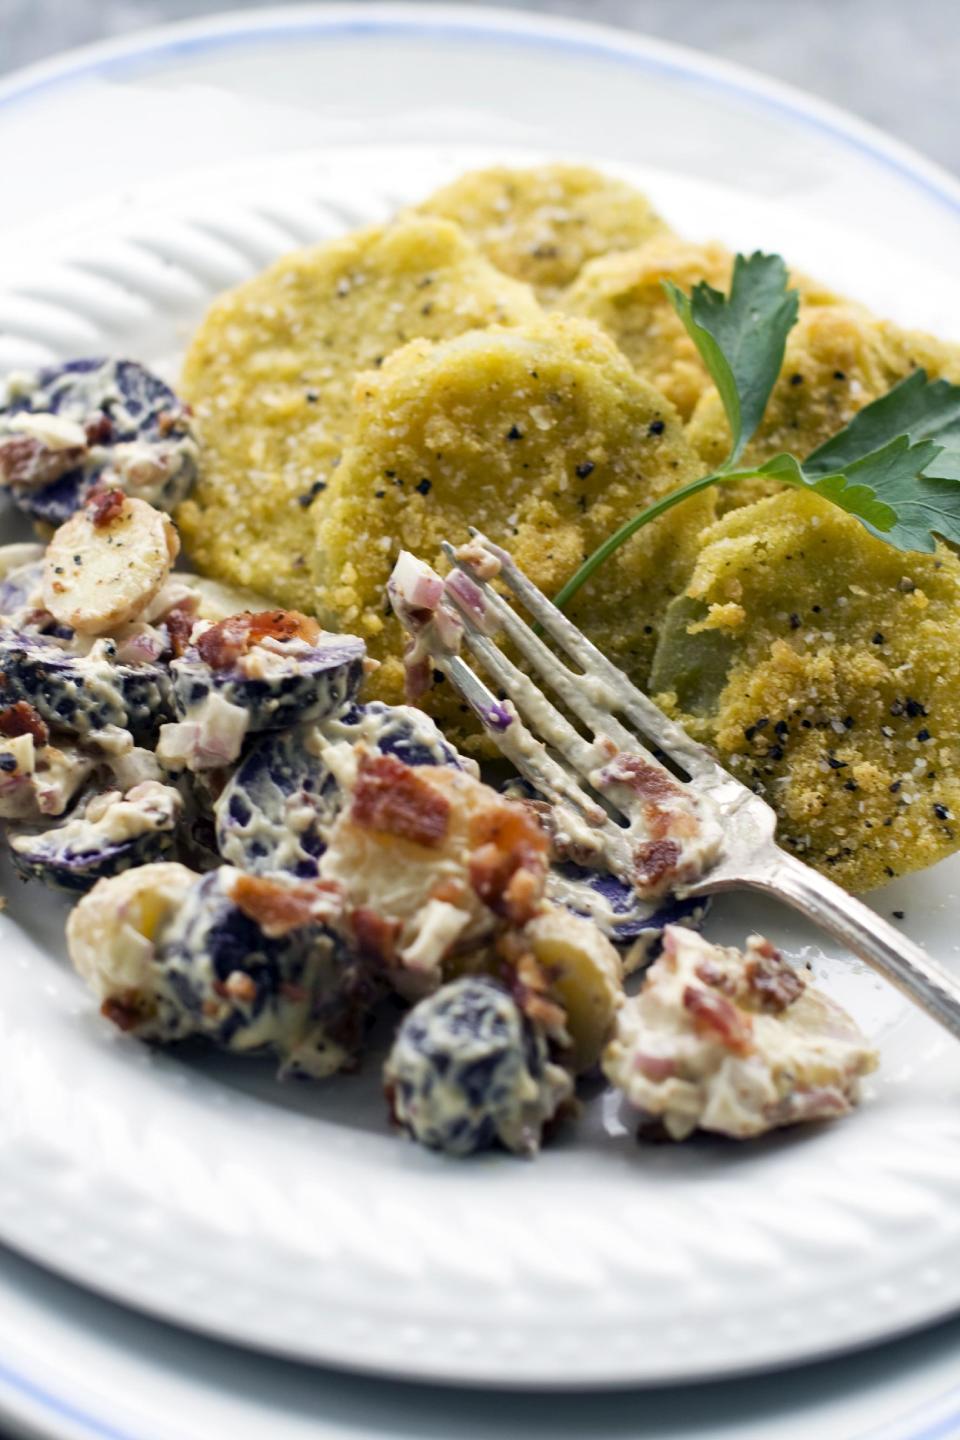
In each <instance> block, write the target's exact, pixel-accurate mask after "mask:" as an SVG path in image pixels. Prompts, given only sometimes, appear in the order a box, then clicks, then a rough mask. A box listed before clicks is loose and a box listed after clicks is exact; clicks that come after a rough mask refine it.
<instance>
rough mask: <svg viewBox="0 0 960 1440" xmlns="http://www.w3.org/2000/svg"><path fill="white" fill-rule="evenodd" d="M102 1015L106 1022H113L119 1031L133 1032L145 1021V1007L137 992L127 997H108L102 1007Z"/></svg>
mask: <svg viewBox="0 0 960 1440" xmlns="http://www.w3.org/2000/svg"><path fill="white" fill-rule="evenodd" d="M100 1014H101V1015H102V1016H103V1017H104V1019H105V1020H112V1021H113V1023H114V1025H116V1026H117V1028H118V1029H120V1030H132V1029H133V1028H134V1027H135V1026H136V1025H139V1024H140V1021H141V1020H142V1019H143V1007H142V1005H141V1004H140V1000H139V996H138V995H137V994H136V993H135V992H132V993H130V994H129V995H126V996H122V995H108V996H107V998H106V1000H104V1002H103V1004H102V1005H101V1006H100Z"/></svg>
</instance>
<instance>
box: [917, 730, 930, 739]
mask: <svg viewBox="0 0 960 1440" xmlns="http://www.w3.org/2000/svg"><path fill="white" fill-rule="evenodd" d="M917 739H918V740H920V741H924V740H929V739H930V731H929V730H928V729H927V728H926V727H924V728H923V729H922V730H918V731H917Z"/></svg>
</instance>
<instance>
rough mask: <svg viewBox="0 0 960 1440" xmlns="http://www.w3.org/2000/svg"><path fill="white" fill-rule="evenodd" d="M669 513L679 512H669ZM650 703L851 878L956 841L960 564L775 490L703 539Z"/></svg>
mask: <svg viewBox="0 0 960 1440" xmlns="http://www.w3.org/2000/svg"><path fill="white" fill-rule="evenodd" d="M678 508H681V507H678ZM651 690H652V691H653V692H654V693H658V698H659V702H660V703H661V704H662V705H664V706H665V708H667V709H668V710H669V711H670V712H671V713H672V714H674V715H675V716H676V717H677V718H678V719H679V720H680V721H681V723H682V724H684V725H685V726H687V727H688V728H689V730H690V731H691V733H693V734H695V735H696V736H697V738H699V739H702V740H705V741H706V742H707V743H709V744H710V745H712V746H714V747H715V749H716V751H717V753H718V755H719V757H720V759H721V761H722V763H723V764H724V765H726V766H727V767H728V768H729V769H730V770H731V771H732V772H733V773H734V774H735V775H736V776H737V777H738V779H740V780H742V781H743V782H744V783H745V784H746V785H749V786H751V787H752V788H754V789H756V790H757V791H758V792H759V793H760V794H762V795H763V796H764V798H765V799H766V800H768V801H769V803H770V804H771V805H772V806H773V807H774V809H775V810H776V811H777V814H778V816H779V826H778V839H779V842H780V844H781V845H783V846H784V847H785V848H786V849H788V850H790V851H792V852H793V853H794V854H796V855H798V856H799V857H800V858H801V859H803V860H806V861H808V862H809V863H810V864H812V865H815V866H816V867H817V868H818V869H820V870H822V871H823V872H824V873H825V874H828V875H832V876H833V878H834V879H836V880H838V881H839V882H840V884H842V885H844V886H846V887H847V888H848V889H852V890H869V889H871V888H872V887H874V886H876V885H882V884H883V883H884V882H885V881H886V880H889V879H891V878H892V877H893V876H895V875H903V874H906V873H907V872H908V871H912V870H921V869H923V868H924V867H925V866H927V865H932V864H934V863H935V862H936V861H937V860H940V859H942V858H943V857H944V856H945V855H949V854H950V853H951V852H952V851H953V850H955V849H957V847H958V845H960V838H958V837H960V560H958V559H957V556H956V555H955V554H954V553H953V551H952V550H950V549H948V548H947V547H946V546H943V545H941V546H939V547H938V550H937V553H936V554H935V555H917V554H904V553H902V552H901V551H898V550H895V549H894V548H893V547H892V546H890V545H887V544H885V543H884V542H883V541H880V540H876V539H874V538H873V536H871V535H869V534H868V533H867V531H865V530H864V529H863V527H862V526H861V525H860V524H859V522H858V521H856V520H855V519H853V517H852V516H849V515H847V514H845V513H844V512H843V511H842V510H840V509H839V508H837V507H835V506H833V505H831V504H829V503H828V502H827V501H824V500H822V499H820V497H819V496H816V495H807V494H803V493H798V492H792V491H790V492H784V493H783V494H780V495H776V496H772V497H770V498H768V499H765V500H761V501H759V502H758V503H756V504H754V505H751V506H747V507H744V508H742V509H740V510H736V511H734V512H732V513H731V514H729V515H726V516H725V517H724V518H723V519H722V520H719V521H718V522H717V523H716V524H715V525H714V526H712V527H711V528H710V529H709V530H708V531H707V532H706V535H705V536H704V545H703V549H702V551H701V554H700V558H699V560H698V562H697V565H696V569H695V570H694V572H693V576H692V579H691V580H690V583H689V585H688V586H687V590H686V593H685V594H684V595H683V596H682V597H681V598H680V599H678V600H676V601H675V602H674V603H673V605H672V606H671V609H670V612H669V613H668V616H667V619H666V621H665V624H664V628H663V632H662V634H661V638H660V643H659V647H658V650H657V655H656V658H655V662H654V667H653V674H652V677H651Z"/></svg>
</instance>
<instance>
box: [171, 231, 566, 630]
mask: <svg viewBox="0 0 960 1440" xmlns="http://www.w3.org/2000/svg"><path fill="white" fill-rule="evenodd" d="M538 314H539V307H538V305H537V303H536V301H535V300H534V298H533V295H532V294H531V292H530V291H529V289H528V288H527V287H526V286H524V285H520V284H518V283H517V282H516V281H513V280H510V279H508V278H507V277H506V276H505V275H502V274H501V273H500V272H499V271H498V270H496V269H495V268H494V267H493V266H492V265H491V264H490V263H489V261H487V260H485V259H484V258H483V256H482V255H481V254H480V253H479V252H478V251H477V250H476V249H475V248H474V246H472V245H471V244H470V242H469V241H468V240H467V239H466V237H465V236H464V235H463V234H462V232H461V231H460V230H458V229H457V227H456V226H455V225H452V224H450V223H449V222H448V221H444V220H439V219H431V218H426V217H424V218H419V217H411V218H408V219H405V220H401V221H398V222H397V223H395V224H393V225H388V226H377V227H371V228H369V229H365V230H359V231H357V232H355V233H354V234H352V235H348V236H346V237H344V238H343V239H340V240H335V241H332V242H330V243H328V244H324V245H318V246H314V247H313V248H311V249H308V250H300V251H296V252H295V253H294V254H292V255H287V256H285V257H284V258H283V259H281V260H279V261H277V263H276V264H275V265H272V266H270V268H269V269H267V270H265V271H264V272H263V273H262V274H260V275H257V276H255V277H254V278H253V279H252V280H249V281H247V282H246V283H245V284H243V285H240V286H239V287H237V288H236V289H234V290H231V291H228V292H227V293H226V294H225V295H222V296H220V298H219V299H218V300H216V301H215V302H214V303H213V305H212V306H211V307H210V309H209V310H208V312H207V314H206V316H205V318H204V320H203V322H202V323H201V325H200V327H199V329H198V330H197V332H196V335H195V336H194V339H193V342H192V344H191V346H190V349H189V351H188V354H187V357H186V361H185V364H184V370H183V393H184V395H185V397H186V398H187V399H188V400H189V401H190V403H191V404H192V405H193V407H194V410H195V414H196V429H197V434H198V438H199V441H200V447H201V476H200V480H199V483H198V484H197V486H196V488H195V490H194V493H193V496H192V498H191V499H190V500H188V501H187V502H186V503H185V504H183V505H181V506H180V508H179V510H178V512H177V522H178V524H179V526H180V529H181V533H182V535H183V540H184V544H185V546H186V549H187V551H188V552H189V554H190V555H191V557H192V559H193V560H194V561H195V563H196V564H197V565H198V567H199V568H200V569H201V570H202V571H204V572H205V573H206V574H209V575H212V576H215V577H216V578H217V579H220V580H225V581H228V582H229V583H231V584H234V585H241V586H247V587H250V588H252V589H254V590H260V591H262V592H264V593H265V594H267V595H268V596H269V597H270V598H271V599H272V600H274V601H277V602H279V603H280V604H283V605H285V606H288V607H293V608H296V609H300V610H304V611H307V612H308V613H309V612H312V611H313V610H314V608H315V602H316V593H315V586H314V575H313V556H312V553H311V552H312V536H313V526H312V524H311V522H310V519H309V518H308V513H307V512H308V511H309V510H310V509H311V507H313V506H316V505H322V503H323V497H324V490H325V487H326V486H327V485H328V483H329V481H330V478H331V475H332V473H333V471H334V468H335V466H336V463H337V459H338V457H339V455H340V451H341V448H342V445H343V441H344V438H345V435H346V433H347V431H348V430H349V427H350V419H351V395H352V391H353V385H354V379H355V375H356V373H357V371H359V370H363V369H365V368H366V367H367V366H370V365H378V364H380V363H381V362H382V360H383V358H384V356H386V355H389V354H390V352H391V351H393V350H395V349H396V348H397V347H398V346H400V345H402V344H404V343H405V342H406V341H407V340H410V339H411V338H413V337H414V336H421V335H425V336H429V337H431V338H434V339H440V338H443V337H445V336H448V335H458V334H460V333H461V332H462V331H463V330H469V329H471V328H472V327H474V326H483V325H489V324H492V323H494V322H501V323H504V324H514V323H517V322H520V321H525V320H530V319H533V318H536V316H537V315H538Z"/></svg>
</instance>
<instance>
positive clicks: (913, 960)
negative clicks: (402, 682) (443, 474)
mask: <svg viewBox="0 0 960 1440" xmlns="http://www.w3.org/2000/svg"><path fill="white" fill-rule="evenodd" d="M471 534H472V535H473V537H474V540H473V544H474V546H476V545H479V546H481V547H482V548H483V550H485V551H486V552H487V553H488V554H489V555H490V556H492V557H494V559H495V560H496V561H497V562H498V563H499V570H498V576H499V579H500V580H502V581H503V582H504V583H505V585H506V586H507V588H508V589H509V590H510V591H512V593H513V595H515V596H516V598H517V600H519V601H520V603H521V604H522V605H523V606H524V608H525V609H526V610H527V611H528V612H529V614H530V615H531V616H533V618H534V619H535V620H536V621H537V623H538V625H539V627H540V628H541V630H542V631H543V632H544V633H545V634H546V635H548V636H549V637H550V639H551V640H552V641H553V642H554V643H555V645H556V646H557V647H558V648H559V649H560V650H561V651H562V652H563V653H564V655H565V656H567V657H568V658H569V660H571V661H572V662H573V663H574V664H575V665H576V666H577V667H578V670H571V669H570V668H568V666H567V665H566V664H565V663H563V662H562V661H561V660H560V659H559V658H558V657H557V656H556V655H555V654H554V652H553V651H552V650H551V649H549V648H548V646H547V645H546V644H544V642H543V641H542V640H541V639H540V638H539V636H538V635H537V633H536V632H535V631H534V630H533V629H531V627H530V626H529V625H528V624H527V623H526V622H525V621H524V620H523V619H522V618H521V617H520V615H519V614H518V613H517V612H516V610H514V609H513V608H512V607H511V606H510V605H508V604H506V602H505V601H504V600H503V599H502V598H501V596H500V595H498V594H497V592H496V590H494V589H493V587H492V586H491V585H489V584H488V583H487V582H486V581H485V580H484V579H483V578H481V576H480V575H479V574H478V573H477V571H476V570H475V568H474V566H473V565H472V564H471V563H470V561H469V559H466V558H463V557H461V556H460V555H459V554H458V552H457V551H456V550H455V549H454V547H453V546H452V545H449V544H445V545H444V547H443V548H444V552H445V554H446V555H447V558H448V559H449V560H450V561H451V563H452V565H453V566H454V567H455V568H456V569H458V570H460V571H462V572H463V573H464V574H465V575H466V576H467V577H468V579H469V581H470V582H471V583H472V585H473V586H475V587H477V590H478V591H479V597H480V598H479V601H477V598H476V597H472V598H473V603H470V602H471V595H470V594H469V592H468V591H464V590H460V587H459V586H451V585H450V584H449V578H448V584H447V586H446V589H445V598H446V599H447V600H448V601H452V602H453V604H454V605H455V606H456V609H457V612H458V613H459V616H460V618H461V620H462V621H463V625H464V634H463V639H464V642H465V644H466V645H467V647H468V648H469V650H470V651H471V652H472V654H473V655H474V657H475V658H476V660H477V661H479V663H480V665H481V666H482V667H483V669H484V670H486V672H487V673H488V675H489V676H490V678H491V679H492V681H493V682H494V684H495V685H496V686H497V687H498V688H499V689H500V690H502V691H503V693H504V694H505V695H507V696H508V697H509V700H510V702H512V703H510V704H507V705H505V704H504V703H503V702H502V701H500V700H499V699H498V698H497V696H496V695H495V694H494V693H493V692H492V691H491V690H490V689H489V688H488V687H487V685H486V684H485V683H484V682H483V681H482V680H481V679H480V677H479V676H478V675H477V674H476V672H475V671H474V670H473V669H472V668H471V667H470V666H469V665H468V664H467V663H466V661H465V660H464V659H463V658H462V657H461V656H460V655H458V654H451V653H442V654H441V653H437V654H434V656H433V662H434V663H435V664H436V665H437V666H438V667H439V668H440V669H441V670H442V671H443V672H444V673H445V674H446V675H447V677H448V679H449V680H450V683H451V684H452V685H453V686H454V688H455V689H456V690H457V691H458V692H459V693H460V695H461V696H462V697H463V699H464V700H465V701H466V702H467V704H468V705H469V706H470V707H471V709H472V710H473V711H474V713H475V714H476V715H477V716H478V718H479V719H480V721H481V722H482V724H483V725H484V727H485V729H486V730H487V731H488V732H489V733H490V735H491V736H492V737H493V738H494V740H495V741H496V743H497V745H498V747H499V748H500V750H501V751H502V752H503V753H504V754H506V755H507V756H508V757H509V758H510V759H511V761H512V762H513V763H514V764H515V765H516V767H517V768H518V770H519V771H520V772H521V773H522V774H523V775H525V776H526V778H527V779H528V780H529V781H530V783H531V784H533V785H534V786H535V787H536V789H537V790H539V791H541V792H542V793H543V794H545V795H546V797H547V798H548V799H550V800H552V801H554V802H555V803H558V804H560V805H561V806H562V807H563V808H564V810H565V812H566V813H567V814H569V815H572V816H573V817H574V828H576V829H577V832H578V837H579V840H580V841H582V842H583V844H584V845H586V846H587V847H588V848H592V849H593V850H594V851H595V852H596V856H597V859H598V860H600V861H601V862H602V863H603V864H604V865H605V866H606V867H607V868H608V869H609V870H610V871H611V872H612V873H613V874H615V875H617V876H618V878H620V879H621V880H624V881H625V882H626V883H627V884H630V885H633V884H635V883H636V868H635V860H634V855H635V846H634V831H635V826H636V822H637V817H638V809H642V807H638V804H637V795H636V794H635V793H634V792H632V791H631V790H630V788H629V786H626V785H623V784H622V783H618V781H617V780H616V779H613V780H609V781H608V780H607V779H605V775H606V774H607V773H608V771H605V770H604V765H605V763H607V762H608V761H609V758H610V756H611V754H612V753H620V754H627V755H633V756H637V757H640V758H641V760H642V761H643V762H644V764H645V765H649V766H652V767H655V768H656V770H657V771H660V772H662V773H663V774H664V776H669V777H670V779H671V781H674V782H675V781H676V776H675V775H673V774H672V773H671V772H670V771H667V770H665V769H664V767H663V766H661V765H660V763H659V761H658V760H657V758H656V756H655V755H654V754H653V753H651V750H650V749H648V748H647V746H648V745H651V746H652V747H653V748H654V749H655V750H657V751H659V752H660V753H661V754H663V755H664V756H666V757H667V758H668V759H669V760H670V761H672V762H673V765H674V766H675V767H679V769H680V770H681V771H682V772H683V773H684V774H685V775H686V776H687V777H689V778H688V780H687V781H686V782H685V783H683V784H682V785H680V786H678V788H679V789H682V790H683V791H684V792H686V796H687V797H688V800H687V803H688V804H689V806H690V808H691V810H692V811H693V812H694V813H695V814H696V815H697V816H698V818H699V821H700V824H701V825H702V826H703V827H704V834H705V836H706V838H707V843H706V846H705V851H704V854H705V856H706V857H707V864H706V866H705V868H703V873H700V874H698V875H694V876H691V877H690V878H688V879H687V880H686V881H685V882H683V883H681V884H680V885H679V886H677V885H674V886H672V888H673V890H674V893H677V894H678V895H679V896H680V898H687V897H696V896H706V895H714V894H719V893H721V892H723V891H730V890H748V891H759V892H760V893H762V894H765V895H771V896H774V897H775V898H776V899H778V900H782V901H784V902H786V904H788V905H790V906H792V908H793V909H795V910H798V911H799V912H800V913H801V914H802V915H804V916H806V917H807V919H809V920H811V921H813V923H814V924H815V925H817V926H819V927H820V928H821V929H822V930H824V931H826V932H827V934H829V935H831V936H832V937H833V938H834V939H835V940H838V941H840V942H841V944H843V945H845V946H847V947H848V949H850V950H851V951H853V953H854V954H855V955H858V956H860V958H861V959H863V960H865V961H866V962H867V963H868V964H869V965H871V966H872V967H873V968H874V969H875V970H877V971H878V972H879V973H880V974H881V975H883V976H884V978H885V979H887V980H889V981H891V982H892V983H893V984H894V985H896V986H897V987H898V988H899V989H900V990H902V991H903V993H904V994H905V995H907V996H908V997H909V999H911V1000H913V1001H915V1002H916V1003H917V1004H918V1005H920V1006H921V1007H922V1008H923V1009H924V1010H925V1011H926V1012H927V1014H929V1015H931V1016H932V1017H933V1018H934V1019H935V1020H938V1021H939V1022H940V1023H941V1025H944V1026H945V1027H946V1028H947V1029H948V1030H949V1031H950V1032H951V1033H952V1034H953V1035H954V1036H956V1037H957V1038H958V1039H960V980H958V979H956V978H955V977H954V976H953V975H951V974H949V973H948V972H947V971H946V970H944V969H942V968H941V967H940V966H939V965H937V964H936V963H935V962H934V961H933V960H931V959H930V957H929V956H928V955H927V954H926V952H925V951H924V950H922V949H921V948H920V946H919V945H915V944H914V943H913V942H912V941H910V940H908V939H907V938H906V937H905V936H903V935H901V934H900V933H899V931H897V930H895V929H894V927H893V926H892V925H889V924H888V923H887V922H886V921H885V920H883V919H881V918H880V916H879V915H877V914H876V912H875V911H873V910H871V909H869V908H868V907H867V906H866V905H864V904H862V902H861V901H859V900H855V899H854V898H853V896H851V895H848V894H847V893H846V891H845V890H842V889H841V887H840V886H839V885H836V884H835V883H834V882H833V881H832V880H828V879H827V877H826V876H824V875H821V874H820V873H819V872H818V871H816V870H813V869H811V868H810V866H808V865H804V864H803V863H802V861H800V860H798V859H796V857H795V856H793V855H790V854H788V853H787V852H786V851H784V850H781V849H780V847H779V846H778V845H777V844H775V842H774V832H775V829H776V816H775V814H774V811H773V810H772V809H771V807H770V806H769V805H768V804H767V803H766V802H765V801H764V800H762V799H761V798H760V797H759V796H758V795H755V794H754V793H753V792H752V791H751V790H749V789H748V788H747V787H746V786H745V785H743V784H741V783H740V781H739V780H735V779H734V778H733V776H732V775H730V774H729V773H728V772H727V771H726V770H724V769H723V768H722V766H720V765H719V764H718V763H717V761H716V760H715V759H714V758H713V756H712V755H711V754H710V752H709V751H708V750H707V749H705V748H704V746H702V745H699V744H697V743H696V742H695V741H693V740H691V739H690V737H689V736H688V735H687V733H686V732H685V731H684V730H683V729H682V727H681V726H679V725H678V724H677V723H676V722H675V721H673V720H671V719H670V718H669V717H668V716H667V715H665V714H664V713H663V711H662V710H660V709H659V707H658V706H656V705H654V704H653V702H652V701H651V700H650V699H648V697H647V696H646V695H644V694H643V693H642V692H641V691H639V690H638V689H637V688H636V686H634V685H633V684H631V682H630V681H629V680H628V679H627V677H626V676H625V675H624V674H623V672H622V671H621V670H618V669H617V667H616V666H615V665H613V664H611V662H610V661H609V660H608V659H607V658H606V656H605V655H603V654H602V653H601V651H599V650H598V649H597V648H596V646H595V645H593V644H591V642H590V641H589V640H588V639H587V638H586V636H585V635H583V634H582V633H581V632H580V631H579V630H578V629H577V627H576V626H575V625H573V624H572V623H571V622H570V620H568V619H567V617H566V616H565V615H564V614H563V613H562V612H561V611H560V610H558V609H557V608H556V606H555V605H553V604H552V603H551V602H550V601H549V600H548V599H547V598H546V596H545V595H543V594H542V593H541V591H540V590H538V589H537V587H536V586H535V585H534V584H533V583H532V582H531V581H530V580H528V579H527V577H526V576H525V575H524V574H523V572H522V571H521V570H519V569H518V567H517V566H516V564H515V563H514V562H513V560H512V559H511V557H510V555H509V554H508V553H507V552H506V551H504V550H502V549H501V548H500V547H499V546H497V545H494V544H493V543H492V542H491V541H489V540H487V539H486V537H485V536H483V535H481V534H480V533H479V532H478V531H473V530H472V531H471ZM471 548H472V547H471ZM458 591H459V593H458ZM465 597H466V598H465ZM486 616H489V617H491V618H492V619H493V621H494V623H495V627H496V628H499V629H502V631H503V632H504V633H505V634H506V635H507V636H508V637H509V639H510V640H511V641H512V642H513V644H514V645H515V646H516V649H517V651H518V652H519V654H520V655H522V656H523V658H524V660H525V661H526V663H527V664H528V665H529V667H530V668H531V670H532V671H533V672H535V673H537V674H539V676H540V678H541V680H542V681H543V682H545V684H546V685H548V686H549V687H550V688H551V689H552V690H553V691H554V693H555V694H556V695H557V696H558V697H559V699H560V700H561V701H562V702H563V705H564V706H565V707H566V708H567V709H568V710H569V711H571V712H572V713H573V714H575V715H577V716H578V717H579V719H580V720H581V722H582V723H583V724H584V726H585V727H586V729H587V730H588V731H589V732H590V733H591V734H592V736H593V739H592V740H587V739H585V738H584V736H583V735H582V734H581V733H580V731H579V730H578V729H577V728H576V727H575V726H574V725H572V724H571V723H570V721H569V720H568V719H567V718H566V717H565V716H564V715H563V713H561V711H560V710H559V709H558V708H557V706H556V705H554V704H553V703H552V701H551V700H549V699H548V698H547V696H546V695H545V694H544V693H543V692H542V691H541V690H540V689H538V687H537V686H536V684H534V682H533V681H532V680H531V679H530V677H529V676H528V675H526V674H525V673H524V672H523V671H521V670H520V669H518V668H517V666H515V665H514V664H513V663H512V662H511V661H510V660H509V659H508V658H507V656H506V655H505V654H504V653H503V651H502V650H501V649H500V648H499V647H498V646H497V645H496V644H495V643H494V642H493V640H492V639H491V637H490V633H489V631H490V630H491V628H493V627H491V625H490V624H489V622H488V621H487V620H486V618H485V617H486ZM615 711H616V713H614V712H615ZM618 717H622V720H621V719H620V718H618ZM623 722H626V723H623ZM538 736H539V740H538ZM541 742H542V743H541ZM608 770H609V767H608ZM616 773H617V772H616V770H614V775H616Z"/></svg>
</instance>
